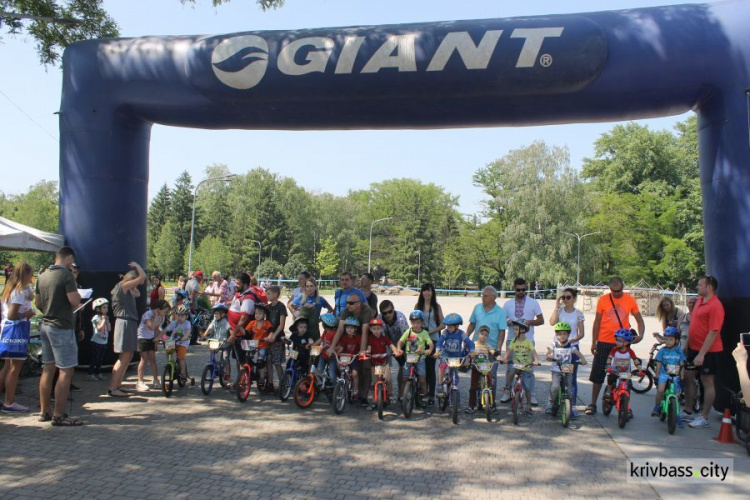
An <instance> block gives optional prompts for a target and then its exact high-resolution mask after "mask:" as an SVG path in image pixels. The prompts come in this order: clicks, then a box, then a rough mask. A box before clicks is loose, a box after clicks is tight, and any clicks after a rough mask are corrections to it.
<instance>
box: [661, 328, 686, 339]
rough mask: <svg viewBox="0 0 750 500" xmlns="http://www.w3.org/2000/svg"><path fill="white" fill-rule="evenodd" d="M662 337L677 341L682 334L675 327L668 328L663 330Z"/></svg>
mask: <svg viewBox="0 0 750 500" xmlns="http://www.w3.org/2000/svg"><path fill="white" fill-rule="evenodd" d="M664 336H665V337H673V338H676V339H679V338H680V337H681V336H682V332H681V331H680V329H679V328H677V327H674V326H668V327H667V329H666V330H664Z"/></svg>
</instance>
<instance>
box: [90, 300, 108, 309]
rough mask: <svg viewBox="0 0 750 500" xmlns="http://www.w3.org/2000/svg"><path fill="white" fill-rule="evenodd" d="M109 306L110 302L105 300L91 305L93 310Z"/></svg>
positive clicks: (96, 301)
mask: <svg viewBox="0 0 750 500" xmlns="http://www.w3.org/2000/svg"><path fill="white" fill-rule="evenodd" d="M107 304H109V301H108V300H107V299H105V298H100V299H96V300H95V301H94V303H93V304H91V309H94V310H96V308H97V307H99V306H103V305H107Z"/></svg>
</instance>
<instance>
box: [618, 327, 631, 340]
mask: <svg viewBox="0 0 750 500" xmlns="http://www.w3.org/2000/svg"><path fill="white" fill-rule="evenodd" d="M615 338H616V339H622V340H624V341H625V342H632V341H633V332H631V331H630V330H628V329H627V328H618V329H617V331H615Z"/></svg>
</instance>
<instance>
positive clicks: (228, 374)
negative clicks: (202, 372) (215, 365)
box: [219, 359, 232, 387]
mask: <svg viewBox="0 0 750 500" xmlns="http://www.w3.org/2000/svg"><path fill="white" fill-rule="evenodd" d="M220 366H221V368H219V383H220V384H221V386H222V387H226V386H227V385H229V381H230V380H232V362H231V361H230V360H229V359H225V360H223V361H222V362H221V365H220Z"/></svg>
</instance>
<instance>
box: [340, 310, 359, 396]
mask: <svg viewBox="0 0 750 500" xmlns="http://www.w3.org/2000/svg"><path fill="white" fill-rule="evenodd" d="M359 327H360V323H359V320H358V319H357V318H355V317H353V316H349V317H348V318H346V319H345V320H344V335H343V336H342V337H341V341H340V342H339V345H340V346H341V354H348V355H349V356H352V357H353V358H354V359H352V362H351V363H350V364H349V370H350V371H351V374H352V388H353V389H352V401H357V400H358V399H359V389H358V388H359V360H358V359H357V355H358V354H359V350H360V347H361V345H362V335H360V333H359Z"/></svg>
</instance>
